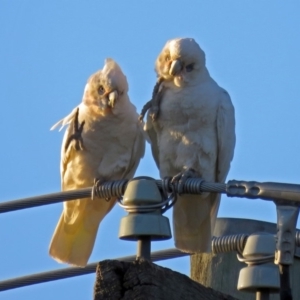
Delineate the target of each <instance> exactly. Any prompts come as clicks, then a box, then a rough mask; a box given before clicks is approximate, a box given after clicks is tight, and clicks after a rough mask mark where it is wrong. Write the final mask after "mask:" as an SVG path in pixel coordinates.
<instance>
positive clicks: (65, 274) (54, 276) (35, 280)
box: [0, 248, 190, 291]
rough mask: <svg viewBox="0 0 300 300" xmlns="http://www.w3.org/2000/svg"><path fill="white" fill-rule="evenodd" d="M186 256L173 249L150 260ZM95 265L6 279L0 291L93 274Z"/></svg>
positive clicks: (156, 252)
mask: <svg viewBox="0 0 300 300" xmlns="http://www.w3.org/2000/svg"><path fill="white" fill-rule="evenodd" d="M188 255H190V254H189V253H184V252H181V251H179V250H178V249H175V248H173V249H172V248H171V249H165V250H159V251H155V252H152V253H151V260H152V261H153V262H155V261H161V260H166V259H172V258H178V257H183V256H188ZM116 260H119V261H126V262H131V261H135V260H136V256H135V255H130V256H124V257H119V258H116ZM97 264H98V263H96V262H95V263H90V264H88V265H87V266H86V267H85V268H80V267H68V268H63V269H58V270H53V271H47V272H42V273H37V274H32V275H27V276H22V277H17V278H12V279H7V280H4V281H0V291H6V290H11V289H16V288H20V287H24V286H28V285H33V284H39V283H44V282H49V281H55V280H59V279H65V278H70V277H75V276H81V275H86V274H90V273H94V272H96V267H97Z"/></svg>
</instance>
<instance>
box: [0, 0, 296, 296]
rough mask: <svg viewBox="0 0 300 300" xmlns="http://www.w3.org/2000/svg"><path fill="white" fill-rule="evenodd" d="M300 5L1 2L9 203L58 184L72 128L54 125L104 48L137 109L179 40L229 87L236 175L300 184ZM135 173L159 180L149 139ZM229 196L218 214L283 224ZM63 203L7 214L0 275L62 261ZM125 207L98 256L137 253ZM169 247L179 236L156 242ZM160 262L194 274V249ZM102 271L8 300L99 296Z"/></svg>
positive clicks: (1, 161) (2, 158) (0, 223)
mask: <svg viewBox="0 0 300 300" xmlns="http://www.w3.org/2000/svg"><path fill="white" fill-rule="evenodd" d="M186 3H189V5H187V4H186ZM299 9H300V2H299V1H296V0H295V1H292V0H289V1H276V0H264V1H246V0H245V1H238V0H235V1H233V0H227V1H223V0H215V1H199V0H197V1H196V0H195V1H177V0H176V1H175V0H172V1H95V0H91V1H61V0H52V1H39V0H32V1H23V0H15V1H11V0H1V2H0V85H1V88H0V100H1V111H0V128H1V142H0V144H1V147H0V165H1V167H0V176H1V181H0V182H1V195H0V201H7V200H12V199H18V198H23V197H28V196H34V195H40V194H46V193H50V192H57V191H59V190H60V175H59V160H60V145H61V141H62V136H63V134H62V133H61V132H60V133H59V132H57V131H55V132H50V131H49V129H50V127H51V126H52V125H53V124H54V123H55V122H56V121H58V120H59V119H60V118H62V117H64V116H65V115H66V114H68V113H69V112H70V111H71V109H73V107H75V106H76V105H77V104H78V103H79V102H80V101H81V97H82V93H83V88H84V85H85V82H86V80H87V78H88V77H89V75H90V74H92V73H93V72H95V71H96V70H98V69H100V68H101V67H102V66H103V62H104V59H105V58H106V57H112V58H114V59H115V60H116V61H117V62H118V63H119V64H120V66H121V67H122V69H123V71H124V73H125V74H126V75H127V79H128V82H129V86H130V91H129V94H130V97H131V100H132V102H133V103H134V104H135V105H136V106H137V109H138V111H140V109H141V108H142V106H143V104H144V103H145V102H146V101H147V100H149V97H150V96H151V91H152V88H153V85H154V83H155V74H154V71H153V70H154V61H155V58H156V56H157V55H158V53H159V52H160V50H161V48H162V47H163V45H164V44H165V42H166V41H167V40H168V39H171V38H174V37H193V38H195V39H196V40H197V41H198V43H199V44H200V45H201V47H202V48H203V50H204V51H205V52H206V57H207V67H208V69H209V71H210V73H211V75H212V77H213V78H214V79H215V80H216V81H217V82H218V83H219V85H221V86H222V87H224V88H225V89H226V90H227V91H228V92H229V94H230V95H231V98H232V101H233V103H234V106H235V109H236V124H237V126H236V133H237V145H236V151H235V157H234V161H233V163H232V168H231V171H230V173H229V175H228V179H241V180H257V181H278V182H290V183H299V182H300V172H299V170H300V158H299V154H300V135H299V128H300V117H299V112H300V75H299V74H300V72H299V69H300V55H299V53H300V43H299V40H300V18H299ZM137 175H148V176H152V177H155V178H158V172H157V170H156V167H155V164H154V162H153V159H152V157H151V153H150V149H149V148H148V149H147V152H146V155H145V158H144V159H143V161H142V162H141V164H140V167H139V169H138V171H137ZM222 199H223V200H222V204H221V208H220V211H219V216H222V217H241V218H253V219H260V220H266V221H271V222H275V221H276V212H275V206H274V205H273V204H272V203H266V202H263V201H258V200H257V201H249V200H245V199H244V200H241V199H227V198H226V197H223V198H222ZM61 210H62V205H61V204H56V205H51V206H44V207H39V208H34V209H29V210H23V211H17V212H12V213H8V214H3V215H0V245H1V246H0V280H3V279H8V278H12V277H16V276H21V275H26V274H30V273H36V272H42V271H47V270H52V269H56V268H60V267H64V266H63V265H60V264H58V263H56V262H55V261H53V260H52V259H51V258H50V257H49V256H48V245H49V241H50V238H51V236H52V233H53V230H54V227H55V225H56V222H57V220H58V217H59V215H60V213H61ZM124 215H125V213H124V212H123V211H122V209H121V208H119V207H115V209H114V210H113V212H112V213H110V214H109V215H108V216H107V218H106V219H105V220H104V222H103V223H102V225H101V228H100V231H99V234H98V239H97V241H96V246H95V248H94V251H93V254H92V257H91V259H90V261H91V262H94V261H99V260H103V259H106V258H114V257H119V256H124V255H129V254H134V253H135V248H136V245H135V243H132V242H125V241H120V240H118V230H119V221H120V218H121V217H122V216H124ZM167 216H169V217H171V216H170V213H168V214H167ZM170 247H173V241H172V240H169V241H166V242H161V243H158V242H156V243H153V249H155V250H157V249H164V248H170ZM163 265H164V266H167V267H169V268H172V269H174V270H177V271H180V272H183V273H185V274H188V273H189V259H188V258H182V259H176V260H170V261H167V262H165V263H163ZM94 278H95V276H94V275H87V276H82V277H77V278H73V279H68V280H61V281H56V282H52V283H45V284H40V285H35V286H30V287H25V288H21V289H16V290H11V291H7V292H3V293H2V294H0V298H1V299H6V300H16V299H21V298H22V299H40V298H43V300H48V299H56V300H63V299H91V298H92V293H93V285H94ZM2 297H3V298H2Z"/></svg>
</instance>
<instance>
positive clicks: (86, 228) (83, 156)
mask: <svg viewBox="0 0 300 300" xmlns="http://www.w3.org/2000/svg"><path fill="white" fill-rule="evenodd" d="M127 92H128V84H127V80H126V77H125V75H124V74H123V72H122V70H121V68H120V67H119V66H118V64H117V63H116V62H115V61H114V60H112V59H106V61H105V65H104V67H103V69H102V70H100V71H98V72H96V73H95V74H93V75H92V76H91V77H90V78H89V79H88V82H87V84H86V86H85V90H84V94H83V99H82V103H81V104H80V105H79V106H78V107H76V108H75V109H74V110H73V111H72V112H71V113H70V114H69V115H68V116H67V117H65V118H64V119H62V120H60V121H59V122H58V123H56V124H55V125H54V126H53V127H52V128H51V129H54V128H56V127H57V126H59V125H62V126H64V125H66V124H69V126H68V128H67V130H66V132H65V135H64V139H63V143H62V148H61V165H60V169H61V185H62V190H63V191H65V190H74V189H80V188H84V187H91V186H93V183H94V179H95V178H96V179H97V180H98V181H97V182H98V183H99V182H100V183H101V182H103V181H107V180H119V179H130V178H132V177H133V175H134V173H135V171H136V169H137V167H138V164H139V162H140V159H141V158H142V157H143V155H144V151H145V139H144V132H143V129H142V125H141V124H140V122H138V114H137V112H136V108H135V106H134V105H133V104H132V103H131V102H130V100H129V97H128V95H127ZM115 203H116V199H109V201H108V199H97V198H95V199H91V198H85V199H78V200H72V201H66V202H64V208H63V212H62V214H61V217H60V219H59V221H58V224H57V226H56V229H55V231H54V234H53V237H52V240H51V243H50V248H49V253H50V255H51V256H52V257H53V258H54V259H55V260H57V261H59V262H65V263H69V264H72V265H76V266H85V265H86V264H87V261H88V259H89V257H90V254H91V252H92V249H93V246H94V242H95V239H96V235H97V231H98V227H99V224H100V222H101V220H102V219H103V218H104V217H105V215H106V214H107V213H109V211H110V210H111V209H112V208H113V206H114V205H115Z"/></svg>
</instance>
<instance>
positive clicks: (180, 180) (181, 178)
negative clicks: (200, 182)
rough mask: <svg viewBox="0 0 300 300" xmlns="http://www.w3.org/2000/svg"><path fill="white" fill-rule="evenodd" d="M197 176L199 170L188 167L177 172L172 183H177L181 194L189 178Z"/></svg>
mask: <svg viewBox="0 0 300 300" xmlns="http://www.w3.org/2000/svg"><path fill="white" fill-rule="evenodd" d="M195 177H199V175H198V174H197V172H196V171H195V170H194V169H192V168H188V169H186V170H184V171H182V172H180V173H178V174H176V175H175V176H174V177H173V178H172V180H171V183H173V184H177V190H178V194H179V195H181V194H182V193H183V188H184V184H185V183H186V181H187V179H188V178H195Z"/></svg>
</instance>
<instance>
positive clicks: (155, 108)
mask: <svg viewBox="0 0 300 300" xmlns="http://www.w3.org/2000/svg"><path fill="white" fill-rule="evenodd" d="M162 82H163V79H162V78H159V79H158V80H157V82H156V84H155V86H154V89H153V92H152V99H151V100H150V101H148V102H147V103H146V104H145V105H144V107H143V109H142V111H141V113H140V116H139V120H140V121H142V120H143V119H144V117H145V114H146V112H147V111H148V110H149V116H150V118H151V119H152V121H153V122H154V121H156V120H157V117H158V115H159V109H160V102H161V99H162V97H163V93H164V87H163V86H162V85H161V83H162Z"/></svg>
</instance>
